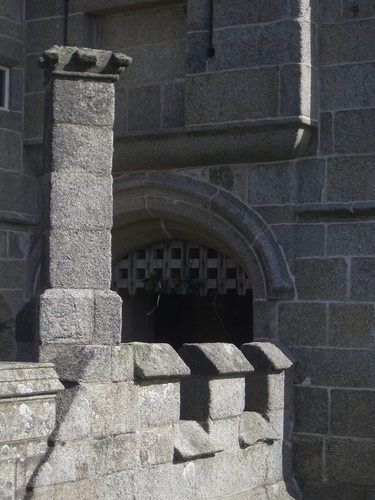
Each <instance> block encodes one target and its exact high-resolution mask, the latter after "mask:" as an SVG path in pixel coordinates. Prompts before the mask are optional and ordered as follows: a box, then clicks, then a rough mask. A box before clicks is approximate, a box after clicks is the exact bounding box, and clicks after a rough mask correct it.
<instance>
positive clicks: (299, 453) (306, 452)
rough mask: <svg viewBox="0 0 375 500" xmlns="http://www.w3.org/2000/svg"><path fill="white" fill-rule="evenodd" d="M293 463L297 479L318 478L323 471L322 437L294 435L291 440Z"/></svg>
mask: <svg viewBox="0 0 375 500" xmlns="http://www.w3.org/2000/svg"><path fill="white" fill-rule="evenodd" d="M293 464H294V470H295V473H296V478H297V480H302V481H303V480H306V479H316V480H320V479H321V478H322V473H323V438H322V437H320V436H303V435H302V436H299V435H296V436H295V437H294V440H293Z"/></svg>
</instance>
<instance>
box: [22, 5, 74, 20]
mask: <svg viewBox="0 0 375 500" xmlns="http://www.w3.org/2000/svg"><path fill="white" fill-rule="evenodd" d="M25 9H26V10H25V17H26V19H27V20H29V19H41V18H43V17H55V16H63V15H64V14H65V5H64V0H55V1H54V2H53V3H51V2H48V3H41V4H38V3H34V2H27V4H26V6H25Z"/></svg>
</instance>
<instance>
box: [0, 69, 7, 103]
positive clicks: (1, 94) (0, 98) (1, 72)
mask: <svg viewBox="0 0 375 500" xmlns="http://www.w3.org/2000/svg"><path fill="white" fill-rule="evenodd" d="M0 109H6V110H8V109H9V68H5V67H4V66H0Z"/></svg>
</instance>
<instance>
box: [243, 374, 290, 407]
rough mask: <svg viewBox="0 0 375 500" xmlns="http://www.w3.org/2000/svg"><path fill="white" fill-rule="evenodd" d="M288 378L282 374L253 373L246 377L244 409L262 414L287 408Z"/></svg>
mask: <svg viewBox="0 0 375 500" xmlns="http://www.w3.org/2000/svg"><path fill="white" fill-rule="evenodd" d="M289 378H290V377H286V376H285V373H284V372H281V373H276V374H266V373H265V372H255V373H251V374H249V375H247V376H246V404H245V409H246V410H247V411H255V412H258V413H262V414H264V413H268V412H269V411H274V410H281V409H284V408H285V407H287V406H288V404H289V399H290V395H289V392H290V390H291V388H290V387H289V386H290V385H291V381H290V380H289Z"/></svg>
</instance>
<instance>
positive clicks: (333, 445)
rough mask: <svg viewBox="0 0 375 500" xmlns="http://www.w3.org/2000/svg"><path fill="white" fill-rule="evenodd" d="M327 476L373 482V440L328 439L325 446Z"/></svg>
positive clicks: (349, 481) (363, 482)
mask: <svg viewBox="0 0 375 500" xmlns="http://www.w3.org/2000/svg"><path fill="white" fill-rule="evenodd" d="M326 461H327V474H328V478H329V479H331V480H335V481H338V482H348V483H355V484H364V485H373V484H374V467H373V464H374V461H375V444H374V442H371V441H368V442H364V441H363V440H361V441H355V440H350V439H334V438H332V439H329V440H328V441H327V448H326Z"/></svg>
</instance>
